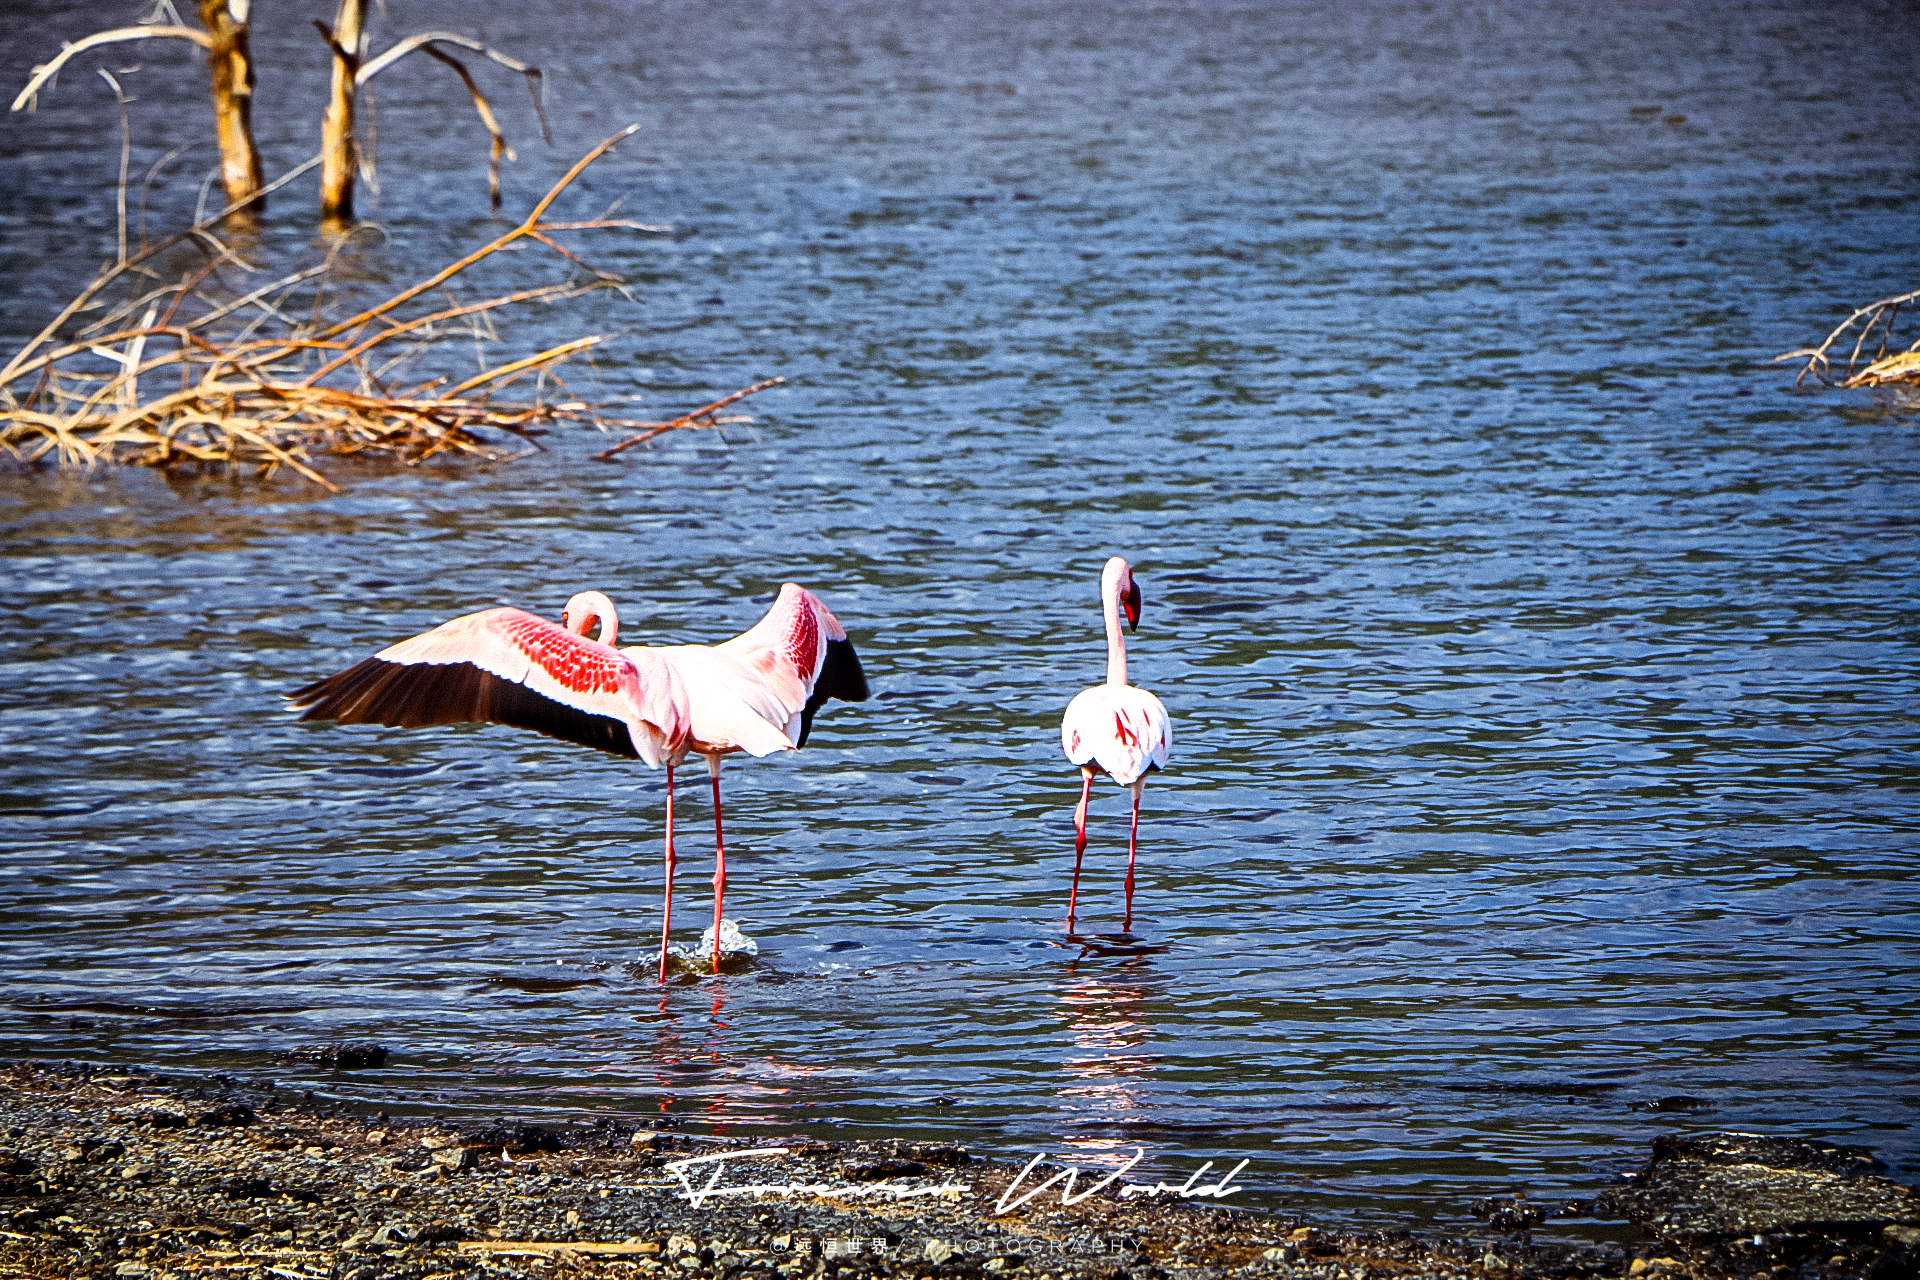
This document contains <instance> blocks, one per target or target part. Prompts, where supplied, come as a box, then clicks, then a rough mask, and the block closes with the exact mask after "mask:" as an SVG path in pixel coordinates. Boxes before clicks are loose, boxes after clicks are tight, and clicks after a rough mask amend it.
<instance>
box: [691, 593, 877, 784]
mask: <svg viewBox="0 0 1920 1280" xmlns="http://www.w3.org/2000/svg"><path fill="white" fill-rule="evenodd" d="M714 648H715V649H716V650H717V651H718V652H720V653H723V654H726V655H728V656H729V657H732V658H736V659H738V660H739V661H740V662H741V663H743V664H744V665H745V666H746V667H747V668H748V669H749V670H751V671H752V672H753V673H754V674H755V675H757V676H758V677H759V678H760V680H761V681H762V682H763V683H764V684H765V685H766V687H767V690H768V692H769V693H771V694H772V695H773V697H774V698H776V699H778V701H779V703H780V705H781V706H782V707H783V708H784V710H785V719H786V721H787V723H786V726H785V731H786V733H787V735H788V737H789V738H791V739H792V740H793V744H794V745H795V746H805V745H806V742H807V736H808V734H810V733H811V732H812V731H813V717H814V715H815V713H816V712H818V711H819V710H820V708H821V707H822V706H824V705H825V704H826V702H827V700H828V699H830V698H838V699H840V700H841V701H842V702H865V701H866V700H867V696H868V689H867V676H866V672H865V671H864V670H863V669H862V668H861V666H860V655H859V654H857V653H855V652H854V650H853V642H852V641H851V640H849V639H847V629H846V628H845V627H843V626H841V625H840V620H839V619H838V618H836V617H834V616H833V611H832V610H830V609H828V608H827V606H826V605H825V604H824V603H822V602H821V600H820V597H819V596H816V595H814V594H813V592H811V591H808V590H807V589H806V588H805V587H802V586H800V585H799V584H798V583H794V582H789V583H787V584H785V585H784V586H782V587H781V588H780V595H779V596H778V598H776V599H775V600H774V602H773V608H771V609H769V610H767V616H766V617H764V618H762V619H760V621H759V622H757V623H756V624H754V626H753V627H752V628H751V629H750V630H748V631H744V632H742V633H741V634H740V635H737V636H735V637H734V638H733V639H731V640H729V641H727V642H726V643H725V644H720V645H715V646H714ZM796 717H797V718H798V721H799V723H798V724H797V725H796V724H794V723H793V720H794V719H795V718H796Z"/></svg>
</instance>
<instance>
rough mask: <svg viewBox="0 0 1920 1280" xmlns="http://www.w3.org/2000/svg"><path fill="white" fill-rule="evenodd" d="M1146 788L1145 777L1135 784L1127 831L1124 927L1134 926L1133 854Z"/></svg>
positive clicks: (1138, 837)
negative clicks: (1142, 797)
mask: <svg viewBox="0 0 1920 1280" xmlns="http://www.w3.org/2000/svg"><path fill="white" fill-rule="evenodd" d="M1146 789H1147V780H1146V779H1145V778H1140V779H1138V780H1136V781H1135V782H1134V784H1133V826H1132V827H1130V828H1129V829H1128V831H1127V918H1126V920H1125V921H1123V922H1122V923H1121V926H1120V927H1121V928H1122V929H1131V928H1133V854H1134V850H1135V848H1136V847H1138V845H1139V843H1140V793H1141V792H1142V791H1145V790H1146Z"/></svg>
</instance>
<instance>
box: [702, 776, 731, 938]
mask: <svg viewBox="0 0 1920 1280" xmlns="http://www.w3.org/2000/svg"><path fill="white" fill-rule="evenodd" d="M707 772H708V773H709V774H710V775H711V776H712V778H713V971H714V972H715V973H718V972H720V903H721V900H722V899H723V898H725V897H726V896H727V842H726V841H725V840H724V839H722V838H721V835H720V757H719V756H708V757H707Z"/></svg>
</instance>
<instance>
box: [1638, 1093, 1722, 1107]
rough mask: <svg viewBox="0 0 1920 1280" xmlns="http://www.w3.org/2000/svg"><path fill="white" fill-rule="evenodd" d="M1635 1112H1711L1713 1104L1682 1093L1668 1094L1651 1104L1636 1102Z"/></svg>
mask: <svg viewBox="0 0 1920 1280" xmlns="http://www.w3.org/2000/svg"><path fill="white" fill-rule="evenodd" d="M1634 1110H1636V1111H1711V1110H1713V1104H1712V1103H1711V1102H1708V1101H1707V1100H1706V1099H1704V1098H1695V1097H1692V1096H1691V1095H1688V1094H1684V1093H1670V1094H1668V1095H1667V1096H1666V1097H1664V1098H1655V1099H1653V1100H1652V1101H1651V1102H1637V1103H1635V1104H1634Z"/></svg>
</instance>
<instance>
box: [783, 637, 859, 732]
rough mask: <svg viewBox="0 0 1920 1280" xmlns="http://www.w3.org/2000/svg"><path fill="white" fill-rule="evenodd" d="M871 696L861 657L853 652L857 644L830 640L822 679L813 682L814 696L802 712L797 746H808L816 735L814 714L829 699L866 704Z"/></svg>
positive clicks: (822, 666)
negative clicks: (814, 733)
mask: <svg viewBox="0 0 1920 1280" xmlns="http://www.w3.org/2000/svg"><path fill="white" fill-rule="evenodd" d="M867 697H868V690H867V673H866V672H865V671H864V670H862V669H861V666H860V655H859V654H857V653H855V652H854V651H853V641H851V640H829V641H827V657H826V661H824V662H822V663H821V664H820V678H819V679H818V680H815V681H814V682H813V694H812V696H811V697H809V698H808V699H807V705H806V707H805V708H804V709H803V710H802V711H801V712H800V741H799V742H797V743H795V744H794V745H795V746H801V747H804V746H806V745H807V736H808V735H809V734H811V733H812V732H813V713H814V712H816V711H818V710H819V709H820V708H821V707H823V706H825V705H826V703H827V699H829V698H838V699H840V701H842V702H865V701H866V700H867Z"/></svg>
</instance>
